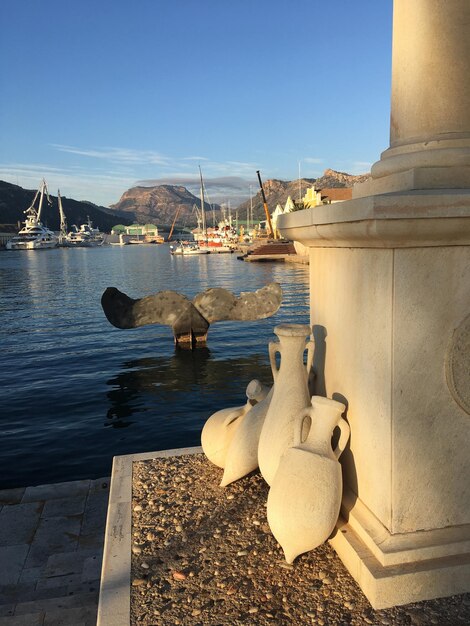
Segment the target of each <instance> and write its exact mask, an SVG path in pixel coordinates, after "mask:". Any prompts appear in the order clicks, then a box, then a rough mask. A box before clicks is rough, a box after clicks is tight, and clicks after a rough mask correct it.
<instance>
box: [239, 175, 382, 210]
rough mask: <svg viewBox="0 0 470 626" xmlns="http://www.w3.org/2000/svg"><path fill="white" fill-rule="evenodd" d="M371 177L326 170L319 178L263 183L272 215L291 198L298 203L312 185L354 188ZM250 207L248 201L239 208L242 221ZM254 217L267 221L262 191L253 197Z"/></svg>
mask: <svg viewBox="0 0 470 626" xmlns="http://www.w3.org/2000/svg"><path fill="white" fill-rule="evenodd" d="M369 176H370V175H369V174H362V175H359V176H354V175H353V174H346V173H345V172H337V171H336V170H332V169H326V170H325V171H324V172H323V175H322V176H320V177H319V178H302V179H300V181H299V180H292V181H287V180H277V179H272V180H267V181H265V182H263V188H264V193H265V196H266V202H267V204H268V208H269V210H270V212H271V213H272V212H273V211H274V209H275V208H276V206H277V205H278V204H280V205H281V206H282V207H283V206H284V205H285V203H286V201H287V198H288V197H289V196H290V197H291V198H292V200H294V201H297V200H298V199H299V195H300V196H303V195H304V194H305V192H306V190H307V188H308V187H311V186H312V185H315V189H318V190H320V189H325V188H326V187H329V188H331V187H352V186H353V185H354V183H360V182H363V181H365V180H367V179H368V178H369ZM249 206H250V201H249V200H248V201H247V202H243V204H241V205H240V206H239V207H238V209H237V210H238V215H239V218H240V219H245V214H246V211H247V209H248V207H249ZM253 215H254V218H255V219H256V220H264V219H265V213H264V207H263V199H262V197H261V191H259V192H258V193H257V194H256V196H254V197H253Z"/></svg>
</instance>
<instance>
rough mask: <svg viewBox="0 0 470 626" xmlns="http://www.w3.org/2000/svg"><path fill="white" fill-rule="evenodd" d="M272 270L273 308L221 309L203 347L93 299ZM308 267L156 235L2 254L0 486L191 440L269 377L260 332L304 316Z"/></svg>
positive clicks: (241, 280)
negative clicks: (189, 252)
mask: <svg viewBox="0 0 470 626" xmlns="http://www.w3.org/2000/svg"><path fill="white" fill-rule="evenodd" d="M272 281H278V282H280V283H281V285H282V288H283V292H284V295H283V303H282V305H281V308H280V309H279V311H278V312H277V313H276V315H274V316H273V317H272V318H270V319H266V320H259V321H256V322H247V323H242V322H220V323H216V324H213V325H212V326H211V328H210V331H209V336H208V347H207V348H198V349H196V350H194V351H188V350H179V349H175V347H174V344H173V338H172V337H171V333H169V332H168V329H167V328H165V327H162V326H158V325H154V326H146V327H142V328H138V329H132V330H129V331H123V330H118V329H116V328H114V327H112V326H111V325H110V324H109V323H108V322H107V320H106V319H105V316H104V314H103V311H102V309H101V305H100V298H101V294H102V293H103V291H104V290H105V289H106V287H110V286H115V287H118V288H119V289H120V290H121V291H124V292H125V293H127V294H128V295H129V296H131V297H133V298H140V297H143V296H144V295H148V294H151V293H156V292H157V291H160V290H162V289H168V288H171V289H174V290H176V291H179V292H181V293H185V294H186V295H188V296H190V297H193V296H194V295H195V294H197V293H199V292H200V291H203V290H204V289H207V288H208V287H215V286H219V287H225V288H227V289H230V290H231V291H233V292H234V293H236V294H239V293H240V292H241V291H254V290H255V289H259V288H260V287H262V286H264V285H265V284H267V283H269V282H272ZM308 321H309V316H308V267H305V266H297V265H291V264H278V263H268V264H251V263H242V262H240V261H237V259H236V258H235V256H234V255H214V256H212V255H209V256H201V257H192V258H191V257H189V258H178V257H171V256H170V254H169V252H168V247H167V246H166V245H163V246H125V247H124V248H120V247H118V246H112V247H111V246H110V247H107V248H105V247H103V248H90V249H86V248H84V249H81V250H80V249H77V250H73V249H57V250H42V251H30V252H11V253H10V252H3V253H0V324H1V329H2V351H1V352H0V385H1V388H2V393H1V394H0V488H4V487H15V486H24V485H33V484H40V483H48V482H58V481H63V480H73V479H78V478H85V477H86V478H91V477H99V476H105V475H109V473H110V471H111V462H112V457H113V456H114V455H117V454H128V453H132V452H143V451H146V450H159V449H165V448H175V447H180V446H190V445H198V444H199V436H200V431H201V428H202V425H203V423H204V421H205V420H206V419H207V417H208V416H209V415H210V414H211V413H212V412H214V411H216V410H218V409H219V408H222V407H225V406H237V405H241V404H244V403H245V389H246V385H247V384H248V382H249V381H250V380H251V379H253V378H259V379H260V380H262V381H263V382H265V383H267V384H269V383H270V382H271V373H270V366H269V359H268V349H267V344H268V342H269V341H270V340H271V339H273V338H274V336H273V334H272V329H273V327H274V326H275V325H276V324H279V323H284V322H299V323H308Z"/></svg>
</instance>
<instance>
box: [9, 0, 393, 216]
mask: <svg viewBox="0 0 470 626" xmlns="http://www.w3.org/2000/svg"><path fill="white" fill-rule="evenodd" d="M0 16H1V18H0V19H1V24H2V28H1V30H2V35H1V38H0V71H1V81H2V90H1V91H2V96H1V98H0V179H3V180H7V181H9V182H12V183H18V184H19V185H21V186H23V187H27V188H36V187H37V186H38V184H39V182H40V179H41V178H42V176H45V178H46V180H47V181H48V183H49V188H50V190H51V192H53V193H55V192H56V190H57V188H58V187H60V189H61V192H62V194H63V195H65V196H68V197H75V198H77V199H88V200H91V201H93V202H96V203H98V204H104V205H108V204H111V203H113V202H116V201H117V200H118V199H119V198H120V196H121V194H122V193H123V192H124V191H125V190H126V189H127V188H129V187H130V186H132V185H134V184H135V183H136V182H137V181H142V180H147V181H148V180H156V181H163V182H175V181H178V180H181V181H182V184H186V185H187V186H190V185H189V183H190V182H191V181H194V180H195V179H196V178H197V175H198V164H200V165H201V167H202V170H203V174H204V178H205V181H206V185H207V187H208V191H209V194H210V200H212V201H221V200H223V199H224V197H223V196H224V195H226V199H230V194H232V197H233V199H234V204H236V202H235V200H236V199H237V198H238V197H239V195H240V191H241V194H242V195H245V197H248V195H249V184H250V183H252V184H253V185H254V190H256V170H257V169H260V170H261V174H262V176H263V179H264V180H266V179H268V178H281V179H287V180H292V179H295V178H297V176H298V173H299V162H300V172H301V175H302V177H309V178H312V177H314V178H315V177H317V176H319V175H321V173H322V172H323V170H324V169H326V168H328V167H331V168H333V169H338V170H341V171H346V172H349V173H354V174H357V173H363V172H365V171H368V169H369V168H370V165H371V164H372V163H373V162H374V161H376V160H377V159H378V157H379V154H380V152H381V151H382V150H385V149H386V148H387V147H388V144H389V114H390V73H391V72H390V67H391V34H392V0H357V1H356V2H353V1H352V0H323V1H319V0H135V1H134V2H131V1H130V0H127V1H124V0H3V1H2V3H1V6H0ZM227 177H230V178H228V179H227ZM231 177H233V178H231ZM211 185H212V190H211ZM237 194H238V196H237Z"/></svg>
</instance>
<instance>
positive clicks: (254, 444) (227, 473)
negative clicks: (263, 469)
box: [220, 387, 274, 487]
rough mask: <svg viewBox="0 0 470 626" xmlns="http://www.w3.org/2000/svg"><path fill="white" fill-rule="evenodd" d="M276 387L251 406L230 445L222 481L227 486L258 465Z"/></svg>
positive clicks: (223, 485)
mask: <svg viewBox="0 0 470 626" xmlns="http://www.w3.org/2000/svg"><path fill="white" fill-rule="evenodd" d="M273 390H274V388H273V387H271V390H270V392H269V393H268V395H267V396H266V397H265V398H264V400H261V402H258V403H257V404H255V406H254V407H253V408H251V409H250V410H249V411H248V412H247V413H245V415H244V416H243V418H242V419H240V420H239V422H240V424H239V426H238V428H237V430H236V431H235V432H234V434H233V436H232V438H231V441H230V443H229V445H228V449H227V454H226V457H225V466H224V475H223V477H222V481H221V483H220V486H221V487H225V486H226V485H229V484H230V483H233V482H234V481H235V480H239V479H240V478H243V476H246V475H247V474H249V473H250V472H253V471H254V470H255V469H256V468H257V467H258V443H259V437H260V434H261V429H262V427H263V423H264V419H265V417H266V413H267V412H268V408H269V404H270V402H271V398H272V395H273Z"/></svg>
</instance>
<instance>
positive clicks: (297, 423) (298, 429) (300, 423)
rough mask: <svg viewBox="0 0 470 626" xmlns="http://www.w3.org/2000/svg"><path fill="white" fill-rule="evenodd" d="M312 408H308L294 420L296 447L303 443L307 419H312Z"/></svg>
mask: <svg viewBox="0 0 470 626" xmlns="http://www.w3.org/2000/svg"><path fill="white" fill-rule="evenodd" d="M312 410H313V409H312V407H311V406H306V407H305V408H304V409H302V410H301V411H300V413H298V414H297V416H296V417H295V420H294V446H295V447H296V446H300V445H301V444H302V443H304V442H303V441H302V430H303V428H304V422H305V419H306V418H307V417H309V418H310V419H312Z"/></svg>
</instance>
